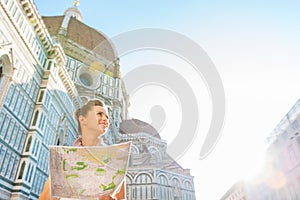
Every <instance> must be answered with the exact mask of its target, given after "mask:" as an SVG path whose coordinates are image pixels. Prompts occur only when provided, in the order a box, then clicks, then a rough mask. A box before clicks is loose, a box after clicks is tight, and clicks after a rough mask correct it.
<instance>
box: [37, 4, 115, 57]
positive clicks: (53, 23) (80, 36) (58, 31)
mask: <svg viewBox="0 0 300 200" xmlns="http://www.w3.org/2000/svg"><path fill="white" fill-rule="evenodd" d="M42 18H43V21H44V23H45V25H46V28H47V29H48V31H49V33H50V35H51V36H54V37H56V38H60V37H65V38H66V39H68V40H71V41H73V42H74V43H77V44H79V45H81V46H83V47H84V48H86V49H88V50H92V51H93V52H94V53H96V54H98V55H101V56H102V57H103V58H105V59H106V60H108V61H114V60H115V59H116V55H115V51H114V48H113V46H112V44H111V43H110V42H109V40H108V39H107V38H106V36H105V35H104V34H103V33H101V32H99V31H98V30H96V29H94V28H92V27H90V26H88V25H86V24H84V23H83V22H82V21H81V20H82V16H81V13H80V11H79V10H78V9H77V8H74V7H72V8H69V9H67V10H66V12H65V13H64V15H63V16H43V17H42ZM62 45H63V43H62ZM100 45H101V47H100V48H99V46H100Z"/></svg>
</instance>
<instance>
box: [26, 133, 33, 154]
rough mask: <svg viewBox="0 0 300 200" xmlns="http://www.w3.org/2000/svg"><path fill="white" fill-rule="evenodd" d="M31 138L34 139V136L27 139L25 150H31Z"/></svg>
mask: <svg viewBox="0 0 300 200" xmlns="http://www.w3.org/2000/svg"><path fill="white" fill-rule="evenodd" d="M31 140H32V136H29V138H28V140H27V144H26V148H25V152H29V149H30V145H31Z"/></svg>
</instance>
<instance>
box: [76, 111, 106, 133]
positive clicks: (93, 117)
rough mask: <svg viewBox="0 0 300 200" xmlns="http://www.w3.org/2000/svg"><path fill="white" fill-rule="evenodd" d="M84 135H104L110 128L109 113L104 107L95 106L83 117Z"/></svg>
mask: <svg viewBox="0 0 300 200" xmlns="http://www.w3.org/2000/svg"><path fill="white" fill-rule="evenodd" d="M82 117H83V118H82V125H81V127H82V134H85V132H86V133H88V134H96V135H97V136H99V135H102V134H104V133H105V132H106V131H107V128H108V126H109V121H108V113H107V111H106V110H105V109H104V108H103V107H102V106H93V108H92V109H91V110H90V111H88V113H87V114H86V116H82Z"/></svg>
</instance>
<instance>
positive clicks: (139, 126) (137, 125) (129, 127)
mask: <svg viewBox="0 0 300 200" xmlns="http://www.w3.org/2000/svg"><path fill="white" fill-rule="evenodd" d="M120 133H121V134H135V133H148V134H150V135H151V136H153V137H156V138H159V139H161V138H160V135H159V133H158V132H157V130H156V129H155V128H154V127H153V126H151V125H150V124H148V123H146V122H143V121H141V120H138V119H130V120H124V121H122V123H121V125H120Z"/></svg>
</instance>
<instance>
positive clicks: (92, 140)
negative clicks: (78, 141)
mask: <svg viewBox="0 0 300 200" xmlns="http://www.w3.org/2000/svg"><path fill="white" fill-rule="evenodd" d="M100 140H101V139H99V138H98V137H91V136H90V135H82V146H97V145H98V144H99V143H100Z"/></svg>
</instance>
